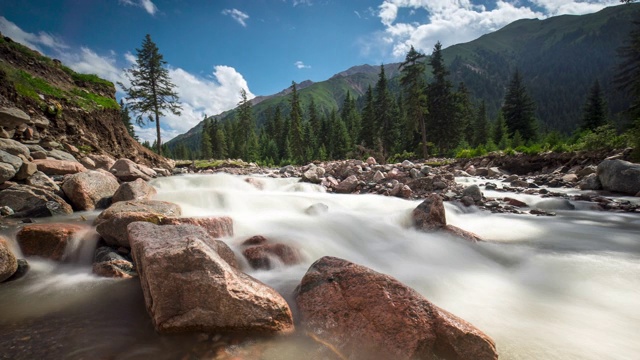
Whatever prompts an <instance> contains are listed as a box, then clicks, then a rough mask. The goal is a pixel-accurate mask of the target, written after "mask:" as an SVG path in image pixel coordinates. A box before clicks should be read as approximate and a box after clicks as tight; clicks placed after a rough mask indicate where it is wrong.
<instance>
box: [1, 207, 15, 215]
mask: <svg viewBox="0 0 640 360" xmlns="http://www.w3.org/2000/svg"><path fill="white" fill-rule="evenodd" d="M13 214H14V211H13V209H12V208H10V207H8V206H0V216H11V215H13Z"/></svg>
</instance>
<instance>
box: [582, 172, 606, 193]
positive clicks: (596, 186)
mask: <svg viewBox="0 0 640 360" xmlns="http://www.w3.org/2000/svg"><path fill="white" fill-rule="evenodd" d="M578 187H580V190H602V184H601V183H600V178H598V175H596V174H595V173H592V174H589V175H586V176H585V177H583V178H582V180H580V182H579V183H578Z"/></svg>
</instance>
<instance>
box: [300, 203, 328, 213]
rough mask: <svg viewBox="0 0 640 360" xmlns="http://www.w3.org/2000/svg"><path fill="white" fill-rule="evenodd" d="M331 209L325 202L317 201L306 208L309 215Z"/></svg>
mask: <svg viewBox="0 0 640 360" xmlns="http://www.w3.org/2000/svg"><path fill="white" fill-rule="evenodd" d="M327 211H329V207H328V206H327V205H325V204H323V203H316V204H313V205H311V206H309V207H308V208H306V209H305V210H304V212H305V214H307V215H320V214H324V213H326V212H327Z"/></svg>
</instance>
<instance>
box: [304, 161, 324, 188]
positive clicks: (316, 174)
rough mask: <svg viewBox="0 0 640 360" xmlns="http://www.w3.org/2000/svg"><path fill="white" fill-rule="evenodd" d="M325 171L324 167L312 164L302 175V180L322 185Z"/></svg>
mask: <svg viewBox="0 0 640 360" xmlns="http://www.w3.org/2000/svg"><path fill="white" fill-rule="evenodd" d="M324 173H325V170H324V168H323V167H319V166H315V165H313V164H311V165H310V166H309V169H308V170H307V171H305V172H303V173H302V180H303V181H308V182H311V183H314V184H320V183H321V182H322V177H323V176H324Z"/></svg>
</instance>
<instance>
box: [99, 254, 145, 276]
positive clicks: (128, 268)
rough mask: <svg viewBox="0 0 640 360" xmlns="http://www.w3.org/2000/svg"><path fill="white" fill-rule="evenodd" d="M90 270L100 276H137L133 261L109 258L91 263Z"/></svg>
mask: <svg viewBox="0 0 640 360" xmlns="http://www.w3.org/2000/svg"><path fill="white" fill-rule="evenodd" d="M92 271H93V273H94V274H96V275H98V276H101V277H108V278H121V279H130V278H132V277H136V276H138V273H137V272H136V270H135V268H134V266H133V263H132V262H131V261H127V260H124V259H123V260H109V261H103V262H98V263H93V266H92Z"/></svg>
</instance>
